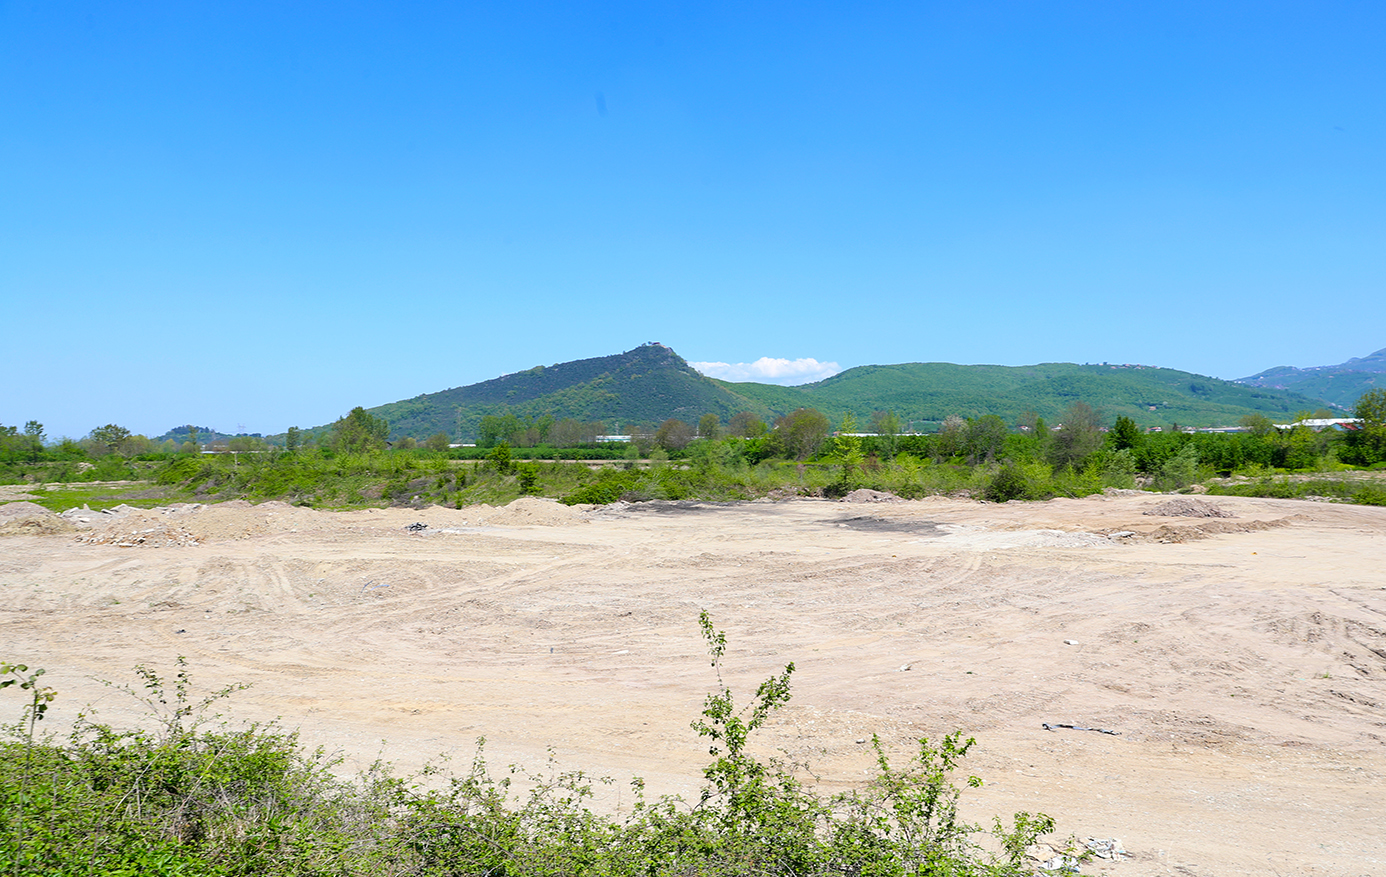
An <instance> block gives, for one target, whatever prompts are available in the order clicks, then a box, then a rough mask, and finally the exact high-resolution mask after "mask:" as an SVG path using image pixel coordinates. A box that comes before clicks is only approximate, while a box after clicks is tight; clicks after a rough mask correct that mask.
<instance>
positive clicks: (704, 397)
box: [370, 344, 1324, 441]
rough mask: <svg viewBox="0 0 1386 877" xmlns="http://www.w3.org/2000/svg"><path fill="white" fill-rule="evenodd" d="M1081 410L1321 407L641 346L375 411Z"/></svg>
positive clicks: (1226, 412) (973, 371)
mask: <svg viewBox="0 0 1386 877" xmlns="http://www.w3.org/2000/svg"><path fill="white" fill-rule="evenodd" d="M1075 401H1082V402H1086V403H1088V404H1089V405H1091V406H1093V407H1094V408H1096V409H1098V412H1099V414H1100V416H1101V417H1102V418H1103V420H1105V421H1108V422H1110V421H1112V420H1114V419H1115V418H1116V417H1117V416H1119V415H1125V416H1127V417H1130V418H1132V419H1133V420H1135V421H1136V422H1137V423H1138V424H1141V425H1150V426H1154V425H1166V424H1169V423H1172V422H1174V423H1180V424H1186V425H1191V426H1210V425H1230V424H1235V423H1236V422H1237V421H1238V420H1239V419H1240V418H1241V417H1242V416H1244V415H1247V414H1265V415H1266V416H1268V417H1270V418H1272V419H1273V420H1276V421H1277V422H1283V420H1284V419H1286V418H1288V417H1289V416H1291V415H1293V414H1295V413H1296V412H1299V411H1305V410H1309V411H1312V410H1314V409H1317V408H1320V407H1323V405H1324V403H1323V400H1321V399H1318V398H1313V397H1311V396H1305V395H1300V394H1296V393H1291V392H1287V391H1284V390H1279V389H1274V388H1259V387H1248V386H1244V385H1241V384H1237V383H1233V382H1230V381H1223V380H1219V379H1217V378H1210V377H1204V376H1201V375H1194V374H1190V373H1189V372H1182V371H1176V370H1174V369H1166V368H1154V367H1150V366H1133V365H1119V366H1112V365H1076V364H1074V363H1044V364H1040V365H1029V366H999V365H954V364H952V363H905V364H901V365H870V366H860V367H858V368H852V369H848V370H847V371H845V372H842V373H841V374H838V375H835V376H833V377H831V378H828V379H826V380H823V381H819V382H817V383H813V384H805V385H803V386H799V387H780V386H775V385H771V384H755V383H730V382H726V381H717V380H713V379H711V378H708V377H705V376H704V375H701V374H699V373H698V372H697V371H695V370H694V369H693V368H692V366H690V365H689V364H688V363H687V362H685V361H684V360H683V359H682V358H681V357H680V356H679V355H678V354H677V353H675V352H674V351H673V350H671V349H669V348H668V347H665V346H663V345H661V344H646V345H642V346H640V347H637V348H635V349H634V350H629V351H626V352H625V353H620V354H616V355H614V356H602V357H596V358H593V359H580V360H575V361H573V362H563V363H558V364H557V365H551V366H535V367H534V368H532V369H529V370H527V371H522V372H516V373H515V374H510V375H504V376H502V377H499V378H495V379H493V380H489V381H483V382H481V383H479V384H472V385H470V386H465V387H456V388H453V389H450V390H443V391H442V392H438V393H428V394H425V395H422V396H415V397H414V398H412V399H406V400H403V401H401V402H392V403H390V404H388V405H381V406H379V407H377V408H372V409H370V411H371V413H372V414H374V415H376V416H379V417H383V418H385V419H386V420H388V421H389V422H390V434H391V436H392V437H395V438H398V437H401V436H414V437H415V438H420V439H421V438H424V437H427V436H429V435H432V434H434V433H438V432H443V433H447V434H448V435H449V436H451V437H452V438H453V439H454V440H459V439H460V440H465V441H470V440H473V439H475V438H476V437H477V432H478V426H479V424H480V421H481V418H482V417H484V416H486V415H498V416H504V415H507V414H514V415H516V416H518V417H520V418H522V419H524V418H531V417H532V418H535V419H539V418H542V417H545V416H551V417H554V418H558V419H561V418H573V419H575V420H580V421H602V422H603V424H604V425H605V427H606V429H608V430H609V431H615V430H617V429H619V428H621V427H622V426H623V425H627V424H633V423H647V424H658V423H660V422H662V421H663V420H665V419H667V418H671V417H676V418H679V419H681V420H684V421H687V422H689V423H696V422H697V420H698V419H699V418H700V417H701V416H702V415H704V414H709V413H711V414H716V415H718V417H719V418H721V420H722V421H723V422H724V423H725V422H726V421H727V420H729V419H730V418H731V416H732V415H734V414H736V413H737V412H740V411H750V412H752V413H754V414H756V415H757V416H759V417H761V418H764V419H766V420H772V419H773V418H774V417H775V416H777V415H780V414H786V413H788V412H790V411H793V410H794V409H796V408H801V407H808V408H817V409H819V410H820V411H822V412H823V413H824V414H826V415H828V417H829V418H831V419H832V421H833V423H834V424H837V423H839V422H841V419H842V417H843V416H844V415H846V414H848V413H851V414H854V415H856V417H857V419H858V422H860V423H862V424H863V425H865V424H866V423H869V421H870V417H871V414H872V413H873V412H875V411H879V410H890V411H894V412H895V414H896V415H897V416H898V417H899V418H900V420H901V422H902V423H903V424H905V425H907V426H908V425H911V424H912V425H913V426H914V428H916V429H919V430H929V429H931V428H932V427H933V425H934V424H937V423H938V422H941V421H942V420H943V419H944V418H946V417H947V416H948V415H950V414H957V415H960V416H962V417H978V416H981V415H983V414H996V415H999V416H1000V417H1002V418H1003V419H1004V420H1006V421H1007V422H1008V423H1015V422H1017V421H1018V420H1020V419H1021V418H1022V417H1023V416H1024V415H1025V414H1026V413H1027V412H1033V413H1035V414H1038V415H1040V416H1042V417H1044V418H1046V419H1047V420H1049V421H1050V422H1054V421H1055V420H1057V419H1058V418H1059V416H1060V415H1061V414H1062V412H1063V410H1064V409H1065V408H1067V407H1068V406H1069V405H1070V404H1071V403H1073V402H1075Z"/></svg>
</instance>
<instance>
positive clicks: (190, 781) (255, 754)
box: [0, 613, 1053, 877]
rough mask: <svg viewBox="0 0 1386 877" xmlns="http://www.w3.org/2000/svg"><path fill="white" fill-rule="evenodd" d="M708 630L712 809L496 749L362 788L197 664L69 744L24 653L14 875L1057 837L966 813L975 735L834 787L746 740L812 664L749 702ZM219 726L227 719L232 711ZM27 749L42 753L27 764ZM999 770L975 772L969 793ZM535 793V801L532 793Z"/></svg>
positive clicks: (454, 870) (790, 864)
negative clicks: (614, 794)
mask: <svg viewBox="0 0 1386 877" xmlns="http://www.w3.org/2000/svg"><path fill="white" fill-rule="evenodd" d="M699 626H700V629H701V632H702V635H703V638H704V640H705V642H706V643H707V646H708V652H709V656H710V657H711V660H712V665H713V668H714V671H715V672H716V677H717V683H716V687H715V689H714V690H713V691H712V692H711V693H710V694H708V696H707V699H706V700H705V702H704V705H703V710H702V715H701V717H700V718H699V719H698V720H696V721H695V722H694V723H693V727H694V728H695V729H696V730H697V731H698V733H699V734H700V735H701V736H702V737H703V738H705V739H706V740H708V741H710V747H709V748H710V752H711V754H712V755H713V761H712V762H711V763H710V764H709V765H708V766H707V767H706V768H704V770H703V778H704V780H705V785H704V787H703V790H702V792H701V793H700V794H699V796H698V798H697V800H696V801H693V802H689V801H685V800H683V799H681V798H678V797H664V798H660V799H658V800H655V801H651V800H648V799H647V798H646V796H645V793H644V785H643V783H642V782H641V781H640V780H639V779H636V780H634V781H633V783H632V790H633V792H634V795H635V802H634V805H633V806H632V807H630V808H628V809H626V810H623V811H621V812H618V813H616V814H606V813H599V812H597V811H595V810H594V809H593V804H592V802H593V797H594V792H593V790H594V787H595V786H596V785H597V784H599V783H609V782H610V780H607V779H598V778H593V777H589V776H588V775H586V774H584V773H582V772H581V771H562V770H559V769H558V767H557V765H556V762H555V761H554V759H553V758H552V756H551V757H550V762H549V766H548V769H547V770H544V771H540V772H528V771H525V770H522V769H520V768H517V767H514V766H512V767H511V768H510V769H509V771H508V773H504V774H502V775H501V776H500V778H497V777H496V776H495V775H494V774H493V773H492V771H491V769H490V768H489V767H488V766H487V764H486V762H485V760H484V758H483V757H482V751H483V748H482V747H483V746H484V742H485V741H484V740H483V741H480V742H479V744H478V749H477V754H476V757H475V758H474V759H473V761H472V763H471V765H470V767H469V769H467V770H466V771H465V772H462V773H460V774H456V775H454V774H449V773H447V772H446V771H444V770H442V769H440V768H437V767H430V768H426V769H425V770H424V772H423V774H422V775H419V776H398V775H396V774H394V773H393V772H392V771H391V769H390V768H389V766H388V765H387V764H383V763H377V764H375V765H372V767H371V768H369V769H368V770H366V771H365V772H364V773H363V774H361V775H360V776H359V777H357V778H356V779H355V780H354V781H344V780H341V779H338V778H336V777H335V776H334V775H333V768H334V767H336V766H337V764H338V763H337V762H335V761H333V760H331V759H328V758H326V757H325V756H324V755H323V753H322V752H321V751H316V752H305V751H303V750H302V749H301V748H300V747H299V745H298V740H297V738H296V736H295V735H293V734H290V733H284V732H282V731H280V730H279V729H277V728H276V727H274V726H255V725H252V726H250V727H247V728H241V729H233V728H230V727H229V726H228V725H226V724H225V723H224V722H218V721H212V720H211V718H209V717H208V715H207V711H208V710H209V708H210V707H211V706H212V705H213V704H214V703H216V702H218V701H219V700H221V699H222V698H224V697H226V696H228V695H230V694H232V693H233V692H234V691H235V690H236V689H237V688H239V687H241V686H231V687H228V688H223V689H220V690H218V691H215V692H212V693H211V694H209V695H206V696H202V697H198V696H195V695H193V693H192V686H191V681H190V680H189V678H188V674H187V669H186V666H185V664H184V663H183V661H182V660H181V659H180V660H179V662H178V665H177V669H176V671H175V673H174V675H173V677H172V678H171V679H168V678H165V677H164V676H161V675H160V674H158V673H157V672H155V671H154V670H152V669H150V668H148V667H144V666H141V667H139V668H137V669H136V676H137V678H138V680H139V682H138V684H137V685H135V686H127V687H125V690H126V691H128V692H130V693H131V694H132V695H134V696H135V697H137V698H138V699H139V700H140V701H141V702H142V703H144V704H145V706H146V707H147V708H148V709H149V710H150V712H151V715H152V717H153V719H154V721H155V726H156V730H154V731H144V730H117V729H115V728H112V727H109V726H107V725H101V724H95V723H92V722H89V721H87V720H85V719H80V720H79V721H78V723H77V725H76V726H75V727H74V729H73V731H72V733H71V735H70V737H69V738H68V739H67V740H65V741H60V740H57V739H54V738H46V739H37V738H35V737H34V724H35V723H36V722H37V721H38V719H39V718H40V717H41V716H42V714H43V708H44V707H45V706H46V704H47V703H48V702H49V701H50V700H51V699H52V691H51V689H46V688H43V687H41V686H38V685H37V678H38V676H39V675H40V673H41V672H42V671H37V672H35V673H33V674H29V675H24V674H25V673H27V668H24V667H22V666H20V665H10V664H5V665H3V669H4V672H5V673H7V674H10V675H12V676H13V677H14V678H13V679H7V680H6V684H7V685H10V684H19V685H21V686H22V687H24V688H25V689H27V690H29V691H30V692H31V704H30V705H29V707H28V708H27V709H26V712H25V720H26V722H27V726H26V725H25V724H24V723H21V724H19V725H15V726H11V727H10V728H9V735H8V737H7V739H4V740H3V741H0V800H3V801H4V803H5V806H6V812H7V813H10V814H18V820H16V818H15V817H13V816H12V817H11V822H10V825H12V826H15V829H14V830H8V831H6V833H5V836H4V837H3V838H0V866H3V869H4V871H5V872H7V873H9V874H10V875H11V877H19V875H25V877H36V875H49V874H72V875H76V874H102V875H141V877H143V875H156V877H161V875H169V877H172V875H182V877H188V875H192V877H213V875H216V877H251V875H264V877H279V875H285V877H287V875H328V874H331V875H340V877H346V875H385V874H398V875H405V874H412V875H445V874H489V875H502V874H513V875H520V874H524V875H530V874H533V875H555V877H556V875H590V877H675V875H679V877H682V875H690V874H697V875H725V877H732V875H738V877H741V875H749V877H758V875H766V877H768V875H805V877H808V875H812V877H828V875H880V877H896V875H898V877H905V875H922V874H932V875H957V877H963V875H990V877H1008V875H1016V877H1018V875H1021V874H1028V873H1030V870H1031V869H1030V868H1029V867H1027V865H1026V863H1025V861H1024V851H1025V849H1026V847H1027V846H1029V845H1030V844H1031V843H1033V842H1034V841H1035V839H1036V838H1038V837H1039V836H1041V835H1043V834H1045V833H1047V832H1049V831H1051V830H1052V828H1053V822H1052V820H1050V819H1049V818H1048V817H1046V816H1043V815H1034V816H1032V815H1030V814H1027V813H1021V814H1018V815H1017V816H1016V817H1015V819H1014V821H1013V823H1012V824H1011V826H1009V827H1005V826H1003V825H1002V823H1001V822H1000V820H997V821H996V824H995V826H994V828H993V829H992V830H991V832H990V834H991V835H992V836H993V837H994V842H993V844H992V846H993V847H994V848H996V849H997V850H998V852H985V851H983V850H982V849H981V847H979V846H978V845H977V844H976V843H975V842H974V837H975V836H977V835H978V834H979V833H981V834H982V835H986V834H987V833H986V832H982V830H981V828H980V827H978V826H975V825H971V824H968V823H966V822H964V821H963V820H961V819H960V818H959V816H958V808H957V802H958V799H959V797H960V795H961V794H962V788H960V787H959V786H957V785H955V784H954V782H953V779H952V777H953V775H954V773H955V772H956V771H957V769H958V768H959V766H960V763H961V760H962V758H963V757H964V756H965V755H966V754H967V751H968V749H969V748H971V746H972V745H973V743H972V741H971V740H970V739H969V740H963V739H961V737H960V735H957V734H954V735H950V736H948V737H945V738H944V739H942V740H941V741H937V742H931V741H929V740H920V741H919V750H918V752H917V754H916V755H915V756H914V758H912V759H911V760H910V762H909V763H908V764H907V765H906V766H905V767H904V768H903V769H897V768H896V767H894V766H893V765H892V764H891V763H890V762H889V761H888V760H887V758H886V755H885V752H884V747H883V745H882V744H881V742H880V741H879V740H878V739H873V747H874V749H875V753H876V768H877V773H876V778H875V779H874V780H872V781H871V782H870V783H868V784H867V785H866V786H865V787H863V788H861V789H859V790H857V791H854V792H850V793H847V794H839V795H835V796H831V797H821V796H819V795H818V794H816V793H815V792H814V791H813V790H812V789H811V788H808V787H806V786H805V785H803V784H802V783H801V782H800V781H799V780H798V779H797V778H796V777H795V776H794V775H793V773H792V771H791V770H790V769H788V768H786V767H785V766H784V765H782V764H780V763H779V762H777V761H775V760H773V759H771V760H761V759H758V758H756V757H755V756H754V755H753V754H752V753H751V751H750V749H749V748H748V746H747V744H748V742H749V740H750V739H751V737H752V736H753V735H754V734H755V733H756V732H757V731H758V730H759V729H760V728H761V727H762V726H763V725H764V724H765V722H766V721H767V720H768V718H769V717H770V716H771V715H772V714H773V713H774V712H775V711H776V710H778V709H780V708H781V707H783V706H784V704H785V703H787V702H788V701H789V699H790V696H791V691H790V684H789V682H790V676H791V674H792V673H793V671H794V667H793V665H792V664H790V665H787V666H786V667H785V668H784V670H783V672H781V673H779V674H777V675H775V676H772V677H770V678H769V679H767V680H766V681H764V682H763V683H761V685H760V686H759V687H758V688H757V689H756V692H755V694H754V696H753V697H752V698H750V700H749V702H747V703H745V704H744V705H742V706H740V707H738V706H737V698H736V697H735V695H734V692H733V691H732V690H731V688H730V686H728V685H727V684H726V682H725V681H724V680H723V678H722V673H721V670H722V661H723V659H724V657H725V655H726V649H727V640H726V635H725V634H724V633H723V632H721V631H718V630H716V629H715V628H714V627H713V625H712V621H711V619H710V618H709V617H708V616H707V614H706V613H703V614H701V615H700V617H699ZM213 718H214V717H213ZM21 754H23V755H24V756H25V757H23V758H20V757H18V756H19V755H21ZM978 784H980V780H977V779H976V778H975V777H971V778H968V779H967V781H966V782H965V784H964V786H976V785H978ZM517 787H525V788H527V789H528V791H527V792H524V793H521V792H519V791H517Z"/></svg>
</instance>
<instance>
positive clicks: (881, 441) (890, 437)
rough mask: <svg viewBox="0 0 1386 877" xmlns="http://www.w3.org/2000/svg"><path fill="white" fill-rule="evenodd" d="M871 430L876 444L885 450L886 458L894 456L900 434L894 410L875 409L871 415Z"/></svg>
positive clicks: (898, 421) (898, 419)
mask: <svg viewBox="0 0 1386 877" xmlns="http://www.w3.org/2000/svg"><path fill="white" fill-rule="evenodd" d="M871 431H872V432H874V433H875V434H876V436H877V444H878V445H879V447H880V449H881V450H882V451H883V452H885V455H886V458H887V459H894V458H895V449H896V447H897V446H898V442H897V441H896V439H897V438H898V437H899V435H900V418H899V417H896V416H895V412H894V411H877V412H875V413H874V414H872V415H871Z"/></svg>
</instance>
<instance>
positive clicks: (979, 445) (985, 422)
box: [964, 414, 1007, 465]
mask: <svg viewBox="0 0 1386 877" xmlns="http://www.w3.org/2000/svg"><path fill="white" fill-rule="evenodd" d="M1006 433H1007V430H1006V421H1004V420H1002V419H1001V418H1000V417H998V416H996V415H995V414H984V415H982V416H981V417H978V418H977V419H976V420H970V421H968V424H967V432H966V436H965V439H964V442H965V447H966V448H967V458H968V461H969V462H971V463H973V464H974V465H975V464H977V463H991V462H994V461H995V460H996V458H997V457H998V456H1000V454H1001V448H1002V446H1003V445H1005V444H1006Z"/></svg>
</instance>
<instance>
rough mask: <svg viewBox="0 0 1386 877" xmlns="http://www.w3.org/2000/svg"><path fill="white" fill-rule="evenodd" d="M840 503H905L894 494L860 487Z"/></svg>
mask: <svg viewBox="0 0 1386 877" xmlns="http://www.w3.org/2000/svg"><path fill="white" fill-rule="evenodd" d="M839 502H904V500H903V499H901V498H900V497H898V496H896V495H895V494H893V493H887V492H885V491H883V490H871V489H870V488H868V487H858V488H857V489H856V490H854V491H852V492H851V493H849V494H847V495H846V496H844V497H843V498H842V499H840V500H839Z"/></svg>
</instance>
